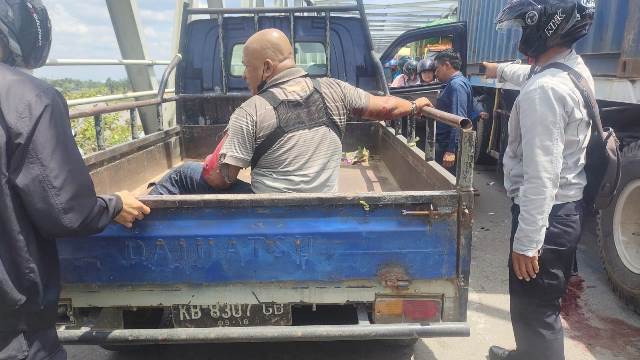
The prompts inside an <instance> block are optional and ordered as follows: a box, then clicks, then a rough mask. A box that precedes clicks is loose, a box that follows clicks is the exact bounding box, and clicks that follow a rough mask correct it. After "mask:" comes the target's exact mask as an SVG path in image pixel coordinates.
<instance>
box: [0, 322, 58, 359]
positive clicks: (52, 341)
mask: <svg viewBox="0 0 640 360" xmlns="http://www.w3.org/2000/svg"><path fill="white" fill-rule="evenodd" d="M0 359H11V360H66V359H67V353H66V351H64V348H62V346H61V345H60V342H59V341H58V333H57V332H56V329H55V328H54V327H51V328H50V329H47V330H34V331H27V332H22V333H17V334H16V333H4V332H0Z"/></svg>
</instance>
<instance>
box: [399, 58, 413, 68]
mask: <svg viewBox="0 0 640 360" xmlns="http://www.w3.org/2000/svg"><path fill="white" fill-rule="evenodd" d="M409 60H411V57H410V56H407V55H404V56H402V57H400V59H399V60H398V69H400V71H402V70H403V69H404V65H405V64H406V63H407V62H409Z"/></svg>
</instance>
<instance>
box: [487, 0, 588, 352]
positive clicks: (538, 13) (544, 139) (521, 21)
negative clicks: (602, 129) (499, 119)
mask: <svg viewBox="0 0 640 360" xmlns="http://www.w3.org/2000/svg"><path fill="white" fill-rule="evenodd" d="M594 12H595V5H594V1H593V0H512V1H509V2H508V3H507V5H506V7H505V8H504V9H503V10H502V11H501V12H500V14H499V15H498V17H497V21H496V22H497V26H498V29H505V28H513V29H516V30H517V31H521V37H520V43H519V51H520V52H521V53H522V54H524V55H526V56H527V57H528V58H529V59H530V62H531V63H532V64H533V65H530V66H529V65H516V64H500V65H497V64H491V63H484V65H485V67H486V69H487V70H486V75H487V77H488V78H497V79H498V81H500V82H509V83H511V84H513V85H516V86H518V87H521V91H520V95H519V97H518V98H517V99H516V101H515V104H514V106H513V110H512V112H511V118H510V120H509V141H508V146H507V150H506V152H505V155H504V174H505V179H504V184H505V188H506V190H507V194H508V195H509V196H510V197H511V198H512V199H513V206H512V209H511V211H512V214H513V217H512V236H511V256H510V259H509V293H510V296H511V302H510V303H511V323H512V326H513V332H514V335H515V340H516V349H515V350H512V351H508V350H505V349H503V348H501V347H497V346H493V347H491V348H490V349H489V358H490V359H545V360H558V359H564V334H563V330H562V324H561V322H560V299H561V297H562V296H563V294H564V293H565V291H566V287H567V283H568V281H569V277H570V276H571V273H572V269H573V263H574V258H575V253H576V247H577V244H578V240H579V239H580V235H581V228H582V219H583V212H584V208H585V205H584V203H583V189H584V188H585V185H586V174H585V171H584V165H585V157H586V150H587V145H588V142H589V138H590V135H591V119H590V118H589V116H588V115H587V114H588V113H587V106H590V105H587V104H585V102H584V101H583V98H582V96H581V93H580V91H579V90H578V89H577V87H576V86H575V84H574V83H573V81H572V80H571V78H570V77H569V75H568V73H567V72H566V71H564V70H559V69H556V68H555V66H561V65H557V64H556V63H560V64H564V65H565V66H569V67H571V68H573V69H574V70H575V71H577V72H578V73H579V74H580V75H581V76H582V77H584V78H585V79H586V82H587V83H588V87H590V89H591V90H592V91H593V90H594V82H593V78H592V76H591V73H590V72H589V69H588V68H587V67H586V65H585V63H584V61H583V60H582V58H581V57H580V56H578V55H577V54H576V52H575V51H574V50H573V49H572V46H573V44H574V43H575V42H576V41H578V40H579V39H581V38H582V37H584V36H586V35H587V33H588V31H589V28H590V26H591V23H592V21H593V16H594Z"/></svg>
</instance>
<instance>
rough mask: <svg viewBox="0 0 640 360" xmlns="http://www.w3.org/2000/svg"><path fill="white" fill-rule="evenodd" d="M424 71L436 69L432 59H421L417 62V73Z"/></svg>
mask: <svg viewBox="0 0 640 360" xmlns="http://www.w3.org/2000/svg"><path fill="white" fill-rule="evenodd" d="M425 71H433V72H435V71H436V62H435V61H433V60H432V59H422V60H420V62H419V63H418V74H420V73H423V72H425Z"/></svg>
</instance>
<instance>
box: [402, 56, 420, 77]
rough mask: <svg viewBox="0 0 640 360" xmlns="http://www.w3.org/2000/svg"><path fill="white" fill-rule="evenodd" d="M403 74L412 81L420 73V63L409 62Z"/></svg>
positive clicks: (405, 65)
mask: <svg viewBox="0 0 640 360" xmlns="http://www.w3.org/2000/svg"><path fill="white" fill-rule="evenodd" d="M402 73H403V74H405V75H407V76H408V77H409V78H410V79H412V78H413V77H414V76H416V74H417V73H418V62H417V61H415V60H409V61H407V63H406V64H404V67H403V68H402Z"/></svg>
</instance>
